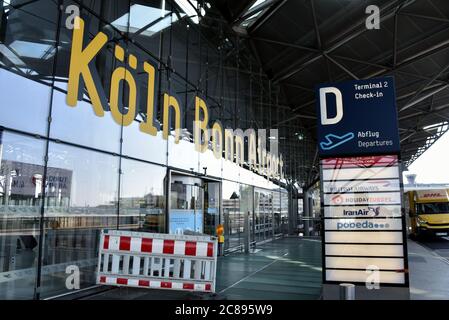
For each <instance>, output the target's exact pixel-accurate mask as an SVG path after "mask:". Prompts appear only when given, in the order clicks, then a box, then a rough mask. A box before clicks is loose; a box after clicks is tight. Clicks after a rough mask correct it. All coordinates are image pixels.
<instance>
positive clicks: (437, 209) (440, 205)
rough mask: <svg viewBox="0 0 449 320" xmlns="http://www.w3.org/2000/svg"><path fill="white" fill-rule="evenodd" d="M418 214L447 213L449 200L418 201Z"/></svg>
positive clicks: (448, 211)
mask: <svg viewBox="0 0 449 320" xmlns="http://www.w3.org/2000/svg"><path fill="white" fill-rule="evenodd" d="M416 206H417V208H416V209H417V211H416V212H417V213H418V214H433V213H449V202H434V203H418V204H417V205H416Z"/></svg>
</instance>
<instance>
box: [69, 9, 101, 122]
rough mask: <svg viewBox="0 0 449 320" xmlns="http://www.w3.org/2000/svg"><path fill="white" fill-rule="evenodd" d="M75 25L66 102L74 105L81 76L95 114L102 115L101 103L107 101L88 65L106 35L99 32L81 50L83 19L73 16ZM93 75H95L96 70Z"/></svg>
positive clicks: (76, 100) (99, 48)
mask: <svg viewBox="0 0 449 320" xmlns="http://www.w3.org/2000/svg"><path fill="white" fill-rule="evenodd" d="M76 25H78V26H79V27H78V28H74V29H73V38H72V55H71V57H70V71H69V82H68V85H67V104H68V105H69V106H72V107H74V106H76V104H77V102H78V97H79V92H80V88H79V84H80V77H81V76H82V77H83V80H84V84H85V86H86V89H87V92H88V94H89V97H90V100H91V102H92V107H93V108H94V112H95V115H97V116H99V117H102V116H103V115H104V109H103V103H107V101H106V98H105V95H104V92H103V90H101V91H100V94H101V97H100V94H99V92H98V90H97V86H96V84H95V81H94V77H93V75H92V70H91V69H90V67H89V63H90V62H91V61H92V60H93V58H94V57H95V56H96V55H97V54H98V52H99V51H100V50H101V48H103V46H104V45H105V44H106V42H107V41H108V36H107V35H106V34H104V33H103V32H99V33H98V34H97V35H96V36H95V38H94V39H93V40H92V41H91V42H90V43H89V44H88V45H87V47H86V48H85V49H84V50H83V36H84V21H83V19H81V18H80V17H75V26H76ZM94 75H95V76H96V75H97V73H96V70H95V72H94ZM95 78H97V77H95ZM97 82H98V80H97Z"/></svg>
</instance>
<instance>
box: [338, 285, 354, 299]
mask: <svg viewBox="0 0 449 320" xmlns="http://www.w3.org/2000/svg"><path fill="white" fill-rule="evenodd" d="M340 300H355V285H353V284H351V283H340Z"/></svg>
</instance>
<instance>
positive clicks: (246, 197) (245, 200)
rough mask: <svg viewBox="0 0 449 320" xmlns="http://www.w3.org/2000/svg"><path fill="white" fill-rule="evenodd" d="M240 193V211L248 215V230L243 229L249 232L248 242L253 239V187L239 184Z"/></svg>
mask: <svg viewBox="0 0 449 320" xmlns="http://www.w3.org/2000/svg"><path fill="white" fill-rule="evenodd" d="M240 194H241V195H242V199H241V202H240V206H241V211H242V213H243V215H245V214H248V215H249V230H248V231H247V230H244V231H245V232H249V233H250V242H253V241H254V201H253V200H254V199H253V196H254V187H253V186H248V185H244V184H241V185H240Z"/></svg>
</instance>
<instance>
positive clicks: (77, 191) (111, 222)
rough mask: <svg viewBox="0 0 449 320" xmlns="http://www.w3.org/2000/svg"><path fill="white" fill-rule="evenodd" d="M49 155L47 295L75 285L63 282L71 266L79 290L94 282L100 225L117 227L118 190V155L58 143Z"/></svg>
mask: <svg viewBox="0 0 449 320" xmlns="http://www.w3.org/2000/svg"><path fill="white" fill-rule="evenodd" d="M48 157H49V162H48V167H49V170H50V168H52V169H51V172H53V173H52V175H49V178H50V177H52V176H53V177H54V178H52V180H53V181H55V182H54V183H53V184H52V185H49V187H48V189H49V190H50V192H49V193H48V200H47V201H46V208H45V224H46V233H45V246H44V265H43V267H42V286H43V290H42V291H43V293H42V295H43V296H46V297H48V296H54V295H57V294H61V293H65V292H68V291H71V290H73V288H69V287H67V284H66V279H67V276H68V275H67V274H66V268H67V267H69V266H70V267H71V268H75V269H77V270H79V271H80V273H79V274H80V279H79V280H80V288H81V289H82V288H86V287H88V286H91V285H93V284H95V270H96V269H95V268H96V265H97V259H98V256H97V250H98V242H99V235H100V230H101V229H103V228H116V227H117V195H118V157H114V156H110V155H106V154H103V153H99V152H93V151H89V150H84V149H79V148H75V147H71V146H67V145H63V144H56V143H50V146H49V156H48ZM49 182H50V181H49ZM50 266H51V267H52V268H50ZM75 283H76V282H74V283H73V284H75Z"/></svg>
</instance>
